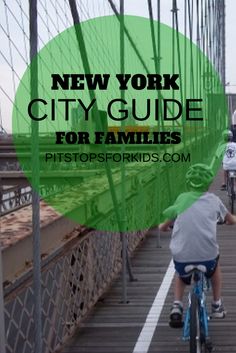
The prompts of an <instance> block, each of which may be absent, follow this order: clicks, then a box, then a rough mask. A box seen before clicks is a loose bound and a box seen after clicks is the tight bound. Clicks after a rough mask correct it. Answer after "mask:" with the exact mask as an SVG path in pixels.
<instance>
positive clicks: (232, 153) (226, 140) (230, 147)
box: [215, 130, 236, 190]
mask: <svg viewBox="0 0 236 353" xmlns="http://www.w3.org/2000/svg"><path fill="white" fill-rule="evenodd" d="M222 137H223V143H221V144H220V145H219V147H218V148H217V151H216V155H215V157H216V158H223V162H222V164H223V169H224V180H223V183H222V185H221V190H225V189H226V183H227V174H228V171H229V170H236V143H235V142H233V133H232V131H231V130H225V131H224V132H223V134H222Z"/></svg>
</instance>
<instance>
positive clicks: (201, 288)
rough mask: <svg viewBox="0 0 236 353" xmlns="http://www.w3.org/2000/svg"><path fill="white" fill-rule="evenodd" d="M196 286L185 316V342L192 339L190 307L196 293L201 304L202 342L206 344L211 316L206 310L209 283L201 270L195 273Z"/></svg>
mask: <svg viewBox="0 0 236 353" xmlns="http://www.w3.org/2000/svg"><path fill="white" fill-rule="evenodd" d="M193 278H194V285H193V287H192V290H191V291H190V292H189V297H188V300H189V305H188V309H187V311H186V314H185V319H184V327H183V340H184V341H188V340H189V339H190V307H191V296H192V293H194V294H195V295H196V296H197V298H198V303H199V320H200V330H201V332H200V334H201V337H200V338H201V342H202V343H206V341H208V340H209V331H208V321H209V316H208V313H207V308H206V294H205V292H206V291H207V290H208V289H209V282H208V280H207V279H206V277H205V275H204V273H203V272H201V271H199V270H194V271H193Z"/></svg>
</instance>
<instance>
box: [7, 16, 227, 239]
mask: <svg viewBox="0 0 236 353" xmlns="http://www.w3.org/2000/svg"><path fill="white" fill-rule="evenodd" d="M121 23H122V22H120V21H119V18H117V17H115V16H107V17H100V18H95V19H92V20H88V21H86V22H83V23H81V24H80V25H76V26H75V27H71V28H69V29H67V30H65V31H64V32H62V33H60V34H59V35H58V36H56V37H55V38H53V39H52V40H51V41H50V42H49V43H48V44H46V45H45V46H44V47H43V48H42V49H41V50H40V52H39V53H38V55H37V57H36V58H34V60H32V62H31V64H30V65H29V67H28V68H27V70H26V72H25V73H24V76H23V78H22V80H21V81H20V84H19V87H18V90H17V94H16V97H15V102H14V108H13V139H14V143H15V148H16V153H17V157H18V160H19V162H20V166H21V168H22V169H23V171H24V173H25V175H26V177H27V178H28V180H29V181H30V183H31V185H32V186H33V187H34V188H35V189H36V190H37V191H38V192H39V194H40V196H41V197H42V198H43V199H44V200H45V201H46V202H47V203H48V204H49V205H51V206H52V207H53V208H54V209H55V210H56V211H57V212H58V213H60V214H63V215H64V216H66V217H68V218H69V219H71V220H73V221H75V222H76V223H79V224H83V225H86V226H87V227H91V228H95V229H97V230H105V231H114V232H117V231H139V230H143V229H148V228H150V227H152V226H154V225H156V224H159V223H160V221H162V216H161V215H162V212H163V211H164V209H166V208H167V207H168V206H169V205H171V204H172V203H173V202H174V200H175V199H176V197H177V196H178V195H179V194H181V193H182V192H184V191H185V190H186V186H185V174H186V171H187V170H188V168H189V166H190V165H193V164H195V163H206V164H207V165H210V164H211V162H212V159H213V156H214V153H215V151H216V148H217V146H218V144H219V142H220V140H221V135H222V131H223V130H224V129H225V128H226V127H227V121H228V118H227V115H228V113H227V107H226V100H225V96H224V88H223V86H222V85H221V81H220V77H219V75H218V73H217V72H216V70H215V69H214V67H213V66H212V64H211V62H210V60H209V59H208V58H207V57H206V56H205V55H204V54H203V53H202V51H201V50H200V49H199V48H198V47H197V46H196V45H195V44H194V43H192V42H191V41H190V40H189V39H188V38H186V37H184V36H183V35H182V34H180V33H178V32H176V31H175V30H173V29H172V28H170V27H168V26H166V25H164V24H158V22H156V21H154V22H153V26H154V30H157V29H158V28H159V31H160V41H159V43H158V45H157V47H156V52H154V50H153V42H152V39H151V38H152V37H151V30H150V28H151V27H150V24H151V23H150V20H149V19H146V18H141V17H134V16H125V17H124V23H125V31H124V32H125V34H124V55H122V54H121V49H120V48H121V47H120V43H121V42H120V38H121V37H120V33H122V31H120V29H121ZM173 43H174V44H173ZM83 44H85V45H83ZM121 58H122V59H124V69H123V70H124V71H122V66H121V63H122V60H121ZM121 73H122V74H126V75H130V78H129V80H128V83H127V89H120V83H119V81H118V77H117V76H116V75H118V74H121ZM156 73H157V74H158V75H159V76H155V77H154V75H156ZM95 74H97V75H105V74H106V75H109V79H108V83H107V87H106V89H105V88H104V87H105V86H106V85H105V83H106V82H105V81H104V80H105V78H104V77H105V76H102V82H103V84H104V86H103V87H102V86H100V89H99V87H98V86H97V87H96V88H95V89H94V88H93V87H91V86H90V87H88V84H89V82H90V83H91V82H93V79H94V76H93V75H95ZM52 75H54V76H52ZM55 75H57V76H55ZM63 75H64V76H63ZM71 75H73V76H71ZM78 75H79V76H78ZM83 75H87V76H83ZM91 75H92V76H91ZM172 75H178V76H177V79H174V78H173V76H172ZM122 77H123V76H122ZM168 77H172V79H171V80H170V79H168ZM104 82H105V83H104ZM176 85H177V86H176ZM52 88H54V89H52ZM55 88H56V89H55ZM38 98H39V99H40V101H35V102H36V103H34V104H32V106H31V107H30V108H29V103H30V102H31V101H32V100H33V99H38ZM94 98H95V99H96V103H94V104H93V105H92V108H91V110H90V111H89V113H88V116H87V120H85V114H84V110H83V108H82V105H84V106H85V107H88V106H89V104H90V103H91V102H92V100H93V99H94ZM121 98H122V99H123V100H124V101H123V104H121V102H120V101H119V99H121ZM113 100H114V101H113ZM193 100H196V101H195V102H193ZM112 101H113V103H111V102H112ZM109 109H110V115H111V114H112V116H113V117H114V118H115V119H116V120H114V118H112V117H111V116H109V115H108V110H109ZM193 109H195V110H193ZM197 109H199V110H197ZM29 110H30V112H31V114H32V115H33V116H35V117H37V118H40V119H41V120H40V121H35V120H32V119H31V118H30V116H29ZM181 110H182V113H181ZM66 111H67V112H66ZM178 113H181V114H180V117H179V118H177V116H178ZM45 114H46V115H45ZM121 117H122V118H123V120H122V121H119V119H120V118H121ZM145 117H146V119H144V118H145ZM137 118H139V120H137ZM174 118H175V119H174ZM140 119H143V120H140ZM32 128H33V130H34V131H35V130H37V128H38V130H39V137H38V148H39V150H38V151H37V133H36V134H35V132H32V130H31V129H32ZM56 132H57V133H58V134H57V135H58V142H60V143H58V144H56V140H57V137H56ZM78 132H80V133H81V132H83V133H84V134H83V135H82V134H80V135H78ZM83 138H84V139H83ZM96 139H97V140H96ZM124 141H125V142H126V143H124ZM68 142H69V143H68ZM72 142H74V143H72ZM82 142H87V143H82ZM88 142H89V143H88ZM31 149H32V151H31ZM32 154H33V158H32ZM38 155H39V156H40V158H39V165H37V159H38V158H37V156H38ZM31 158H32V159H31ZM37 166H38V168H39V172H38V174H39V176H40V181H39V182H37V181H35V179H32V176H33V174H34V173H36V175H37ZM217 167H218V166H217V165H214V171H215V172H216V171H217Z"/></svg>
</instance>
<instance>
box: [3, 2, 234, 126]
mask: <svg viewBox="0 0 236 353" xmlns="http://www.w3.org/2000/svg"><path fill="white" fill-rule="evenodd" d="M113 1H114V2H115V3H116V4H117V5H118V3H119V0H113ZM22 3H23V8H25V9H26V13H27V6H28V0H22ZM79 3H80V4H82V5H81V6H83V8H82V9H81V13H80V15H81V18H82V20H85V19H87V18H88V17H98V16H103V15H109V14H111V12H112V11H111V9H110V6H109V5H108V2H107V0H82V1H81V0H80V1H79V2H78V4H79ZM177 3H178V8H179V11H178V16H179V22H180V27H179V30H180V31H182V32H183V4H184V1H183V0H178V1H177ZM225 3H226V82H227V83H228V85H227V87H226V92H229V93H236V68H235V58H236V45H235V37H236V24H235V14H236V0H225ZM7 4H8V6H9V9H8V10H7V11H8V21H9V23H8V24H7V21H6V17H4V14H6V8H4V2H3V0H0V23H1V25H2V26H1V28H0V43H1V48H0V50H2V52H3V55H4V56H5V58H7V63H6V61H5V60H4V58H3V56H1V55H0V84H1V86H2V87H3V88H4V90H5V92H6V93H7V96H8V97H7V96H6V94H3V92H2V91H1V90H0V112H1V116H2V120H3V127H4V128H5V129H6V130H7V131H8V132H10V131H11V110H12V103H11V100H14V92H15V91H16V89H17V86H18V83H19V79H20V78H21V76H22V74H23V72H24V70H25V68H26V63H25V62H24V59H22V56H23V57H26V56H28V53H27V43H26V42H27V39H26V36H23V35H22V33H23V32H22V30H21V27H23V26H24V30H25V31H26V32H27V28H28V22H27V21H28V20H27V17H26V16H25V15H24V14H23V16H22V14H21V13H19V6H18V5H17V4H18V2H17V1H16V0H11V1H9V2H7ZM38 4H39V5H38V6H39V13H40V14H41V16H39V24H40V39H39V46H40V47H42V46H43V43H42V41H44V42H47V41H48V40H50V39H51V38H52V37H53V36H54V35H56V34H57V33H58V31H60V30H63V29H64V28H65V27H64V28H63V25H61V27H60V19H59V17H58V16H54V15H53V12H54V13H55V6H58V8H57V9H56V10H57V11H58V13H61V15H62V16H64V12H63V6H64V5H65V1H64V0H58V1H57V2H52V1H48V2H45V4H47V5H46V6H47V11H48V14H49V16H47V17H45V8H43V5H42V4H43V2H42V1H39V2H38ZM55 4H58V5H55ZM62 4H63V6H61V5H62ZM155 5H156V1H155V0H153V13H154V16H156V13H157V9H156V6H155ZM17 7H18V8H17ZM171 7H172V0H161V9H162V12H161V22H163V23H165V24H167V25H170V26H171V21H172V12H171V11H170V9H171ZM68 10H69V9H68V8H67V12H68ZM125 13H126V14H131V15H138V16H144V17H148V8H147V0H137V1H134V0H125ZM12 14H13V15H15V17H16V19H17V21H18V23H20V25H21V27H18V25H17V23H16V22H15V20H14V19H13V15H12ZM64 20H65V21H68V23H69V20H70V19H69V18H66V17H65V18H64ZM47 21H49V25H50V31H51V32H50V33H49V32H48V31H47ZM50 21H51V22H53V21H55V22H53V24H50ZM57 22H58V23H57ZM8 25H9V28H10V37H11V38H12V43H10V44H9V41H8V39H7V36H6V33H3V32H1V29H2V28H4V29H5V32H7V26H8ZM16 48H18V51H17V49H16ZM19 52H20V54H19ZM10 53H12V55H10ZM21 55H22V56H21ZM9 98H10V99H9Z"/></svg>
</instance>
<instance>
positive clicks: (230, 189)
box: [226, 170, 236, 214]
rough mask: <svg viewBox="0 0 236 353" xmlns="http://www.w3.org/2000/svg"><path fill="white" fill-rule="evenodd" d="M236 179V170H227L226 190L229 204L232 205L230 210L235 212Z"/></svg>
mask: <svg viewBox="0 0 236 353" xmlns="http://www.w3.org/2000/svg"><path fill="white" fill-rule="evenodd" d="M235 179H236V170H229V171H228V172H227V184H226V190H227V194H228V197H229V205H230V212H231V213H232V214H233V213H234V202H235V198H236V197H235V196H236V191H235Z"/></svg>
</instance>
